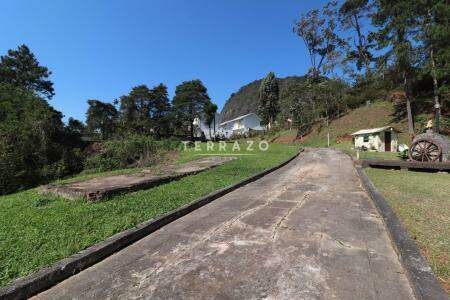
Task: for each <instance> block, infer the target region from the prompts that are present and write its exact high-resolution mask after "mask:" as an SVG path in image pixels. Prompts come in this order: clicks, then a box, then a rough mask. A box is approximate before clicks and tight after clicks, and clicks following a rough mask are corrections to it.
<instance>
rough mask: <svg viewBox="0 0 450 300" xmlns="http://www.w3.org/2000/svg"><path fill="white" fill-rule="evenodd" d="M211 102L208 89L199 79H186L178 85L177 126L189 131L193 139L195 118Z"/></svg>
mask: <svg viewBox="0 0 450 300" xmlns="http://www.w3.org/2000/svg"><path fill="white" fill-rule="evenodd" d="M210 102H211V99H210V98H209V95H208V90H207V89H206V87H205V86H204V85H203V83H202V82H201V81H200V80H198V79H197V80H191V81H185V82H183V83H181V84H180V85H178V86H177V87H176V89H175V96H174V97H173V106H174V116H175V118H176V122H177V125H178V126H177V127H178V129H181V130H182V132H185V133H189V136H190V138H191V140H193V139H194V120H195V118H197V117H200V115H201V114H202V113H203V111H204V109H205V106H206V105H208V104H209V103H210Z"/></svg>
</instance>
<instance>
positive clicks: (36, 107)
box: [0, 46, 82, 194]
mask: <svg viewBox="0 0 450 300" xmlns="http://www.w3.org/2000/svg"><path fill="white" fill-rule="evenodd" d="M0 72H1V76H0V194H7V193H10V192H13V191H16V190H21V189H26V188H29V187H32V186H34V185H36V184H39V183H45V182H47V181H49V180H52V179H55V178H60V177H63V176H67V175H69V174H72V173H74V172H78V171H80V170H81V169H82V159H81V154H80V151H81V149H80V148H81V147H82V143H81V140H80V138H81V136H80V132H79V131H77V129H76V127H77V126H78V125H79V124H77V121H76V120H74V119H72V121H71V124H70V125H69V126H65V125H64V123H63V122H62V120H61V119H62V114H61V113H60V112H58V111H56V110H54V109H53V108H52V107H51V106H50V105H49V104H48V103H47V100H46V99H44V98H43V97H44V96H45V97H47V98H50V97H51V96H52V95H53V94H54V93H53V87H52V85H53V84H52V83H51V82H50V81H49V80H47V77H48V76H49V75H50V72H49V71H48V70H47V68H45V67H42V66H40V65H39V63H38V62H37V60H36V59H35V57H34V55H33V54H32V53H31V52H30V51H29V49H28V48H27V47H26V46H20V47H19V48H18V50H10V51H8V55H6V56H2V57H1V63H0Z"/></svg>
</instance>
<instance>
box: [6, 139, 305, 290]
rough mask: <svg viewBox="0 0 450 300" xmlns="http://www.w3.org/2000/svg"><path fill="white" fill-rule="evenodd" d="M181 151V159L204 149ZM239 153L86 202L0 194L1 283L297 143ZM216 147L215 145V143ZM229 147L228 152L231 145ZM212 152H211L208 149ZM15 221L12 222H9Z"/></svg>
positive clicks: (260, 166)
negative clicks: (166, 179)
mask: <svg viewBox="0 0 450 300" xmlns="http://www.w3.org/2000/svg"><path fill="white" fill-rule="evenodd" d="M201 148H202V149H203V151H202V152H195V151H194V149H193V148H189V149H188V150H189V151H186V152H185V151H181V152H180V156H181V157H180V161H189V160H192V159H195V158H198V157H203V156H199V154H206V152H205V149H206V147H205V144H202V146H201ZM254 148H255V151H254V152H252V153H248V152H247V151H246V150H245V149H246V145H245V144H244V145H241V150H240V151H239V152H238V153H240V154H255V155H242V156H239V159H237V160H235V161H232V162H229V163H226V164H224V165H222V166H219V167H216V168H213V169H211V170H208V171H205V172H202V173H200V174H197V175H193V176H188V177H185V178H182V179H180V180H178V181H174V182H171V183H168V184H165V185H161V186H158V187H154V188H152V189H147V190H142V191H138V192H134V193H128V194H124V195H118V196H115V197H113V198H111V199H109V200H105V201H101V202H97V203H89V202H86V201H67V200H66V199H62V198H58V197H48V196H45V197H44V196H42V195H39V194H38V192H37V191H36V190H35V189H32V190H28V191H24V192H20V193H16V194H12V195H8V196H3V197H0V241H2V242H1V243H0V286H2V285H5V284H7V283H8V282H10V281H11V280H13V279H15V278H17V277H21V276H25V275H27V274H30V273H31V272H33V271H36V270H39V269H40V268H42V267H44V266H48V265H50V264H53V263H55V262H57V261H59V260H60V259H63V258H65V257H67V256H69V255H71V254H74V253H77V252H79V251H80V250H82V249H85V248H87V247H89V246H91V245H93V244H95V243H98V242H100V241H103V240H105V239H106V238H108V237H109V236H111V235H113V234H115V233H118V232H121V231H123V230H125V229H128V228H132V227H133V226H135V225H137V224H139V223H141V222H143V221H146V220H149V219H151V218H154V217H156V216H158V215H161V214H163V213H166V212H168V211H171V210H173V209H175V208H178V207H180V206H182V205H184V204H187V203H189V202H191V201H193V200H195V199H197V198H199V197H202V196H205V195H207V194H209V193H211V192H213V191H216V190H218V189H221V188H224V187H226V186H229V185H231V184H234V183H236V182H238V181H240V180H242V179H244V178H247V177H249V176H251V175H254V174H255V173H257V172H260V171H262V170H264V169H266V168H270V167H272V166H274V165H276V164H278V163H280V162H282V161H284V160H286V159H288V158H289V157H291V156H292V155H294V154H295V153H296V151H298V147H296V146H287V145H277V144H271V145H270V148H269V149H268V150H267V151H265V152H263V151H259V150H258V147H254ZM215 149H218V145H217V144H216V145H215ZM226 149H227V152H223V151H222V152H217V153H220V154H225V153H228V154H230V155H232V154H233V153H236V152H232V151H231V149H232V145H231V144H228V146H227V148H226ZM208 154H212V153H208ZM11 224H14V226H11Z"/></svg>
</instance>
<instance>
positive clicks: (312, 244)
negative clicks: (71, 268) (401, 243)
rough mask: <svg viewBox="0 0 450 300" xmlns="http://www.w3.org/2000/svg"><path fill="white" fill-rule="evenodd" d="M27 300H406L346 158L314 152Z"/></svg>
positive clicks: (400, 273) (381, 230)
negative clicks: (34, 299)
mask: <svg viewBox="0 0 450 300" xmlns="http://www.w3.org/2000/svg"><path fill="white" fill-rule="evenodd" d="M36 298H37V299H66V298H78V299H105V298H109V299H150V298H151V299H412V298H413V294H412V289H411V287H410V284H409V282H408V280H407V278H406V276H405V272H404V270H403V268H402V266H401V264H400V262H399V260H398V257H397V255H396V253H395V251H394V249H393V247H392V245H391V242H390V240H389V237H388V235H387V232H386V228H385V227H384V225H383V222H382V220H381V218H380V216H379V215H378V213H377V211H376V210H375V208H374V206H373V205H372V203H371V200H370V199H369V198H368V196H367V194H366V193H365V191H364V190H363V189H362V187H361V185H360V182H359V178H358V176H357V174H356V171H355V169H354V167H353V165H352V162H351V160H350V158H349V157H347V156H346V155H344V154H342V153H340V152H337V151H334V150H330V149H319V150H310V151H306V152H304V153H302V154H301V155H300V156H299V157H298V158H296V159H295V160H293V161H292V162H291V163H289V164H288V165H286V166H285V167H283V168H281V169H279V170H277V171H275V172H273V173H271V174H270V175H268V176H265V177H263V178H262V179H260V180H258V181H255V182H254V183H251V184H248V185H246V186H244V187H242V188H240V189H237V190H235V191H234V192H231V193H229V194H227V195H225V196H223V197H221V198H219V199H217V200H216V201H214V202H212V203H210V204H208V205H206V206H204V207H202V208H200V209H198V210H196V211H194V212H193V213H191V214H189V215H187V216H185V217H183V218H181V219H178V220H177V221H175V222H173V223H171V224H169V225H167V226H165V227H163V228H162V229H160V230H158V231H156V232H154V233H152V234H151V235H149V236H147V237H145V238H144V239H142V240H140V241H138V242H136V243H135V244H133V245H131V246H129V247H128V248H125V249H124V250H122V251H120V252H118V253H116V254H115V255H113V256H111V257H109V258H107V259H105V260H104V261H102V262H100V263H98V264H97V265H94V266H93V267H91V268H89V269H87V270H85V271H83V272H81V273H79V274H77V275H75V276H73V277H71V278H69V279H67V280H65V281H63V282H62V283H60V284H58V285H57V286H55V287H53V288H52V289H50V290H48V291H46V292H44V293H42V294H39V295H37V296H36Z"/></svg>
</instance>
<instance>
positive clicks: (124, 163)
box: [85, 135, 178, 172]
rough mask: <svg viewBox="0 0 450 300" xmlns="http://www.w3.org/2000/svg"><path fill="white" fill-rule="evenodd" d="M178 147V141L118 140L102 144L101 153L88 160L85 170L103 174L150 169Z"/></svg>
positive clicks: (136, 137)
mask: <svg viewBox="0 0 450 300" xmlns="http://www.w3.org/2000/svg"><path fill="white" fill-rule="evenodd" d="M177 146H178V142H177V141H172V140H170V139H166V140H162V141H158V140H155V139H154V138H152V137H148V136H142V135H131V136H127V137H126V138H116V139H112V140H108V141H106V142H104V143H102V149H101V151H100V152H99V153H97V154H95V155H92V156H89V157H88V158H87V159H86V162H85V169H86V170H89V171H90V172H92V171H96V172H103V171H110V170H115V169H121V168H127V167H148V166H150V165H152V164H154V163H155V162H157V161H159V160H160V159H161V157H162V155H163V154H164V153H165V152H167V151H169V150H173V149H175V148H176V147H177Z"/></svg>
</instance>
